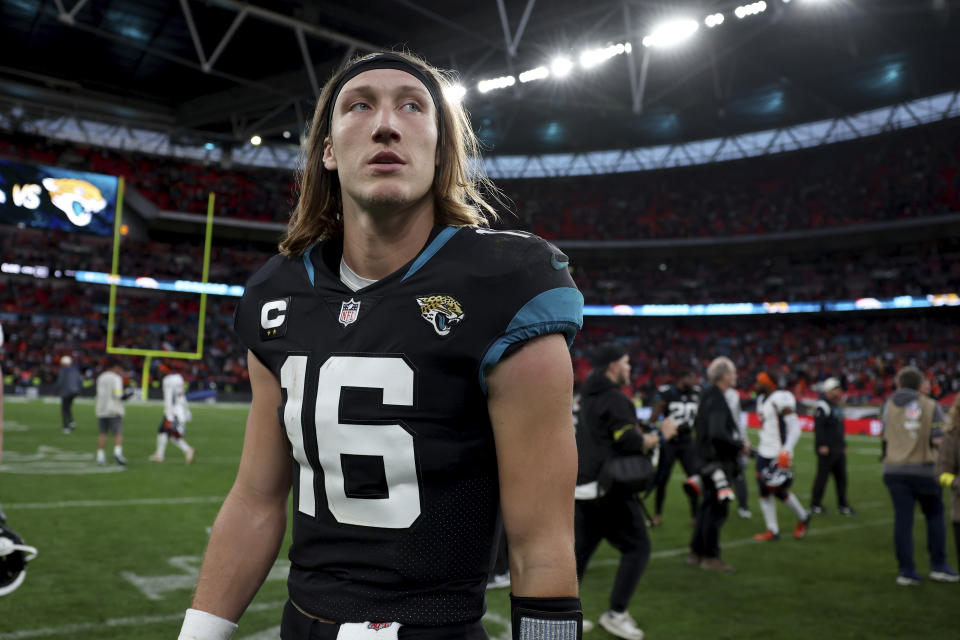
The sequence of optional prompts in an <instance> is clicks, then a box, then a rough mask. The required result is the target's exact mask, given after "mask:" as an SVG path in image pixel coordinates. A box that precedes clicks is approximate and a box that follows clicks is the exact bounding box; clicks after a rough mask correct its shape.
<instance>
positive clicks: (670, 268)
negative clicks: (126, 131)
mask: <svg viewBox="0 0 960 640" xmlns="http://www.w3.org/2000/svg"><path fill="white" fill-rule="evenodd" d="M112 242H113V240H112V239H111V238H100V237H97V236H82V235H77V234H73V235H71V234H66V233H63V232H56V231H54V232H50V231H40V230H35V229H16V228H13V227H0V251H2V253H3V256H4V260H5V261H9V262H16V263H18V264H26V265H45V266H47V267H49V268H50V271H51V272H54V271H56V270H60V271H61V272H62V271H66V270H68V269H73V270H80V269H83V270H87V271H99V272H105V273H109V272H110V267H111V260H112ZM275 250H276V248H275V247H273V246H271V245H260V246H253V245H249V246H244V245H242V244H240V243H230V244H224V243H218V244H214V245H213V247H212V251H211V257H210V273H209V280H210V281H211V282H220V283H225V284H243V283H244V282H246V280H247V278H248V277H249V276H250V275H251V274H252V273H253V272H254V271H256V269H257V268H258V267H259V266H260V265H262V264H263V263H264V262H266V260H267V259H268V258H269V257H270V255H272V253H273V252H275ZM119 255H120V267H119V269H118V272H119V273H120V274H122V275H127V276H134V277H136V276H142V275H148V276H151V277H153V278H157V279H186V280H200V277H201V274H202V266H203V248H202V247H201V246H200V245H199V243H198V242H181V243H177V244H170V243H166V242H141V241H136V240H132V239H129V238H125V239H124V240H123V244H122V245H121V251H120V254H119ZM572 265H573V277H574V280H575V281H576V283H577V286H578V287H579V288H580V290H581V291H582V292H583V294H584V298H585V300H586V302H587V304H683V303H689V304H702V303H709V302H764V301H787V302H797V301H814V300H854V299H858V298H863V297H875V298H891V297H895V296H902V295H912V296H925V295H927V294H930V293H949V292H955V291H956V289H957V284H958V283H960V240H958V239H949V238H945V239H942V240H939V241H936V242H928V243H919V244H917V243H913V244H909V245H901V244H896V243H894V244H890V245H887V246H876V247H873V248H871V249H870V250H869V251H859V250H858V251H825V252H811V251H809V250H808V251H805V252H801V253H796V254H794V253H788V252H781V253H780V254H777V255H763V256H760V257H742V258H738V257H737V256H735V255H727V256H723V257H719V258H704V257H695V256H693V257H686V258H684V259H674V260H666V259H664V260H663V261H661V260H650V259H645V258H644V256H643V255H642V254H640V255H631V256H629V257H626V256H623V257H618V256H617V255H611V256H610V257H608V258H605V259H603V260H602V261H599V262H598V261H597V259H595V258H594V259H592V261H591V262H586V263H585V264H584V265H581V264H580V262H579V261H578V259H577V256H576V254H575V253H574V256H573V260H572Z"/></svg>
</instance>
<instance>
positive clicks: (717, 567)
mask: <svg viewBox="0 0 960 640" xmlns="http://www.w3.org/2000/svg"><path fill="white" fill-rule="evenodd" d="M700 568H701V569H703V570H704V571H716V572H717V573H731V574H733V573H736V572H737V569H736V567H734V566H732V565H729V564H727V563H726V562H724V561H723V560H721V559H720V558H704V559H703V560H701V561H700Z"/></svg>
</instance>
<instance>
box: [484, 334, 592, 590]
mask: <svg viewBox="0 0 960 640" xmlns="http://www.w3.org/2000/svg"><path fill="white" fill-rule="evenodd" d="M487 380H488V385H489V387H488V388H489V401H488V407H489V410H490V418H491V422H492V424H493V431H494V437H495V439H496V446H497V462H498V464H499V468H500V492H501V496H500V502H501V507H502V510H503V521H504V528H505V530H506V534H507V542H508V547H509V549H510V576H511V581H512V590H513V593H514V595H516V596H522V597H563V596H575V595H576V594H577V574H576V563H575V560H574V553H573V549H574V546H573V506H574V502H573V492H574V487H575V485H576V478H577V448H576V441H575V439H574V431H573V421H572V414H571V408H570V403H571V398H572V394H573V368H572V366H571V362H570V354H569V352H568V350H567V345H566V343H565V342H564V339H563V336H561V335H559V334H554V335H548V336H544V337H541V338H536V339H534V340H531V341H530V342H529V343H527V344H526V345H525V346H524V347H523V348H521V349H520V350H519V351H517V352H516V353H514V354H513V355H512V356H510V357H509V358H507V359H506V360H504V361H502V362H501V363H500V364H498V365H497V366H496V368H495V369H494V370H493V372H492V373H491V374H490V375H489V376H488V378H487Z"/></svg>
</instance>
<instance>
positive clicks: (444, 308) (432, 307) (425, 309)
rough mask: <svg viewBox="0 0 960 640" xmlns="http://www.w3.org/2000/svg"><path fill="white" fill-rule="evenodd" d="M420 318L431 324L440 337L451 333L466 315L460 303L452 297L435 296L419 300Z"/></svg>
mask: <svg viewBox="0 0 960 640" xmlns="http://www.w3.org/2000/svg"><path fill="white" fill-rule="evenodd" d="M417 304H419V305H420V316H421V317H422V318H423V319H424V320H426V321H427V322H429V323H430V326H432V327H433V330H434V331H436V332H437V335H439V336H445V335H448V334H449V333H450V330H451V329H453V327H454V325H456V324H459V323H460V322H462V321H463V317H464V313H463V309H462V308H461V307H460V303H459V302H457V301H456V300H454V299H453V298H452V297H450V296H446V295H441V294H435V295H431V296H423V297H422V298H417Z"/></svg>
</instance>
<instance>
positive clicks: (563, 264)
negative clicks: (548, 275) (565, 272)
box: [550, 255, 570, 271]
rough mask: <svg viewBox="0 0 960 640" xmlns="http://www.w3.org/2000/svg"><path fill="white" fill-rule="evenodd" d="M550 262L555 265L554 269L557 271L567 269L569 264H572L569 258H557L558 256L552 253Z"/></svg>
mask: <svg viewBox="0 0 960 640" xmlns="http://www.w3.org/2000/svg"><path fill="white" fill-rule="evenodd" d="M550 264H551V265H553V268H554V269H556V270H557V271H560V269H566V268H567V265H569V264H570V261H569V260H558V259H557V256H555V255H551V256H550Z"/></svg>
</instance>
